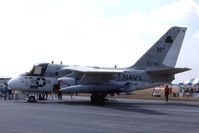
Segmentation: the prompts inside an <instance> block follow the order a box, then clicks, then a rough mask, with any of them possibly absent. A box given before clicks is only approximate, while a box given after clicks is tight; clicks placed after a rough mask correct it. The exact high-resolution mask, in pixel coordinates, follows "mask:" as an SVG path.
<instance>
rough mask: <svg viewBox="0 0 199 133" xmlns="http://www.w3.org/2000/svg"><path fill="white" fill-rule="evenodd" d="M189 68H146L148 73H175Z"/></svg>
mask: <svg viewBox="0 0 199 133" xmlns="http://www.w3.org/2000/svg"><path fill="white" fill-rule="evenodd" d="M189 70H191V69H190V68H161V69H156V70H147V72H148V73H150V74H177V73H181V72H185V71H189Z"/></svg>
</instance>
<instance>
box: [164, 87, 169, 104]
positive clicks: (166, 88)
mask: <svg viewBox="0 0 199 133" xmlns="http://www.w3.org/2000/svg"><path fill="white" fill-rule="evenodd" d="M164 93H165V100H166V102H168V100H169V93H170V88H169V86H168V85H166V87H165V89H164Z"/></svg>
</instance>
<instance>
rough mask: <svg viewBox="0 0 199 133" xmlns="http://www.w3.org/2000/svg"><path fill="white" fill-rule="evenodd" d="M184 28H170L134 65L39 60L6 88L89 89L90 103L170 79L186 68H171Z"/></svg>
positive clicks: (33, 90) (36, 89) (184, 31)
mask: <svg viewBox="0 0 199 133" xmlns="http://www.w3.org/2000/svg"><path fill="white" fill-rule="evenodd" d="M186 29H187V28H185V27H172V28H170V29H169V30H168V31H167V32H166V33H165V34H164V35H163V36H162V37H161V38H160V39H159V40H158V41H157V42H156V43H155V44H154V45H153V46H152V47H151V48H150V49H149V50H148V51H147V52H146V53H145V54H144V55H143V56H142V57H141V58H140V59H139V60H138V61H137V62H136V63H135V64H134V65H132V66H130V67H127V68H100V67H82V66H65V65H61V64H60V65H56V64H48V63H43V64H37V65H35V66H34V67H33V69H32V70H31V71H30V72H29V73H26V74H23V75H20V76H19V77H17V78H14V79H12V80H10V81H9V82H8V85H9V87H10V89H15V90H22V91H28V92H40V93H41V92H52V91H54V90H56V88H58V89H59V91H61V92H62V93H68V94H70V93H71V94H72V93H91V102H92V103H95V104H103V103H104V102H105V97H106V96H107V94H112V93H122V92H131V91H135V90H140V89H146V88H150V87H155V86H159V85H162V84H168V83H171V82H172V81H173V80H174V76H175V74H177V73H181V72H185V71H188V70H190V69H189V68H175V65H176V62H177V58H178V55H179V52H180V49H181V46H182V42H183V39H184V36H185V33H186ZM31 98H33V99H34V97H31ZM29 100H30V98H29Z"/></svg>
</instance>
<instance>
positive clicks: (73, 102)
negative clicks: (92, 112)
mask: <svg viewBox="0 0 199 133" xmlns="http://www.w3.org/2000/svg"><path fill="white" fill-rule="evenodd" d="M18 102H21V103H25V102H26V101H24V100H23V101H18ZM28 104H30V103H28ZM32 104H35V103H32ZM36 104H62V105H70V106H97V107H102V108H109V109H115V110H122V111H128V112H137V113H144V114H149V115H169V114H168V113H165V112H164V113H163V112H161V111H158V110H156V107H158V108H161V107H164V108H165V106H167V107H174V106H176V107H195V108H199V106H198V104H190V103H189V102H178V101H171V102H168V103H165V102H164V101H148V100H146V101H145V100H140V101H139V100H135V101H134V100H129V101H128V102H125V101H122V100H120V99H114V100H109V101H107V102H105V104H104V105H93V104H91V102H90V100H89V99H80V98H78V99H76V98H72V99H67V100H65V99H64V100H50V99H49V100H44V101H38V102H36Z"/></svg>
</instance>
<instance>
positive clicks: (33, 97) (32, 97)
mask: <svg viewBox="0 0 199 133" xmlns="http://www.w3.org/2000/svg"><path fill="white" fill-rule="evenodd" d="M28 102H29V103H34V102H36V100H35V96H29V97H28Z"/></svg>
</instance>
